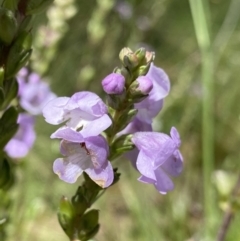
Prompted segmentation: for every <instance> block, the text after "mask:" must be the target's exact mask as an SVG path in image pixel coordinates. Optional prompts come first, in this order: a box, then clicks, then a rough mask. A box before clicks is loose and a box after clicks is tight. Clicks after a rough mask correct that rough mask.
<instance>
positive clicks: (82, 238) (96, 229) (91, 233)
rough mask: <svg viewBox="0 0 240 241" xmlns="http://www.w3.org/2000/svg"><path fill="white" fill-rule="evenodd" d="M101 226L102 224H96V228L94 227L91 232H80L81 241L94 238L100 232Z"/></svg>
mask: <svg viewBox="0 0 240 241" xmlns="http://www.w3.org/2000/svg"><path fill="white" fill-rule="evenodd" d="M99 228H100V225H99V224H98V225H96V227H95V228H93V229H92V230H91V231H90V232H88V233H87V234H82V233H81V234H79V236H78V237H79V238H80V240H81V241H88V240H90V239H91V238H93V237H94V236H95V235H96V234H97V233H98V230H99Z"/></svg>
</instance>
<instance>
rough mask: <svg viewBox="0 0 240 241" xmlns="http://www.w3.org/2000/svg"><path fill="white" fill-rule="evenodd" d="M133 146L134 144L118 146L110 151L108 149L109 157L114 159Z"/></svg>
mask: <svg viewBox="0 0 240 241" xmlns="http://www.w3.org/2000/svg"><path fill="white" fill-rule="evenodd" d="M134 147H135V146H134V145H128V146H123V147H119V148H117V149H113V150H112V151H110V155H109V159H110V160H114V159H116V158H117V157H119V156H121V155H122V154H123V153H125V152H128V151H131V150H133V149H134Z"/></svg>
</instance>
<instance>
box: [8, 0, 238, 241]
mask: <svg viewBox="0 0 240 241" xmlns="http://www.w3.org/2000/svg"><path fill="white" fill-rule="evenodd" d="M209 4H210V11H209V12H210V14H209V22H210V23H211V26H210V29H211V30H210V32H211V38H212V42H213V50H214V64H215V67H214V92H215V93H214V111H213V117H214V126H215V136H214V155H215V160H212V162H214V169H215V170H224V173H225V174H226V173H227V174H229V175H230V176H236V175H238V174H239V170H240V155H239V150H240V149H239V146H240V123H239V117H240V105H239V97H240V85H239V83H238V81H239V76H240V68H239V65H240V47H239V46H240V44H239V43H240V24H239V21H238V20H239V9H240V1H239V0H231V1H225V0H209ZM34 38H35V39H34V46H35V47H34V53H33V57H32V61H31V63H30V66H31V68H33V70H34V71H36V72H38V73H39V74H41V75H42V76H43V77H44V78H45V79H47V80H48V81H49V82H50V84H51V88H52V89H53V91H54V92H56V93H57V94H58V95H59V96H70V95H72V94H73V93H74V92H76V91H81V90H86V89H87V90H90V91H94V92H97V93H98V94H99V95H101V96H102V97H103V98H104V94H103V91H102V90H101V80H102V79H103V78H104V76H106V75H107V74H109V73H110V72H112V70H113V69H114V68H115V67H116V66H118V65H119V59H118V53H119V51H120V50H121V48H123V47H125V46H128V47H130V48H132V49H133V50H135V49H137V48H138V47H141V46H144V47H146V48H148V49H149V50H153V51H155V52H156V60H155V64H156V65H157V66H161V67H162V68H163V69H164V70H165V71H166V72H167V73H168V75H169V76H170V79H171V84H172V89H171V92H170V95H169V96H168V97H167V98H166V101H165V105H164V108H163V110H162V111H161V113H160V115H159V117H158V118H157V119H156V121H155V123H154V126H155V130H158V131H163V132H166V133H169V130H170V127H171V126H176V127H177V129H178V130H179V132H180V134H181V138H182V147H181V151H182V154H183V156H184V162H185V163H184V164H185V168H184V172H183V173H182V175H181V176H180V177H178V178H176V179H175V180H174V182H175V184H176V188H175V189H174V191H173V192H171V193H169V194H167V195H166V196H163V195H160V194H159V193H157V192H156V190H155V189H154V187H152V186H148V185H144V184H142V183H139V182H138V181H137V180H136V179H137V177H138V173H136V171H135V170H134V169H133V168H131V165H130V164H129V163H128V161H127V160H125V159H119V160H117V161H116V162H115V165H116V166H119V167H120V172H121V173H122V176H121V181H120V182H119V183H118V184H117V185H115V186H114V187H111V188H110V189H109V190H108V191H107V192H106V194H105V195H104V196H103V197H102V198H101V199H100V200H99V202H98V204H97V207H96V208H99V209H100V223H101V228H100V232H99V234H98V235H97V236H96V238H95V239H94V240H96V241H100V240H105V241H112V240H114V241H122V240H124V241H128V240H129V241H130V240H137V241H146V240H149V241H150V240H151V241H159V240H164V241H175V240H176V241H182V240H186V241H198V240H203V231H204V213H203V210H204V206H203V174H202V130H201V128H202V123H201V120H202V117H201V116H202V105H201V103H202V98H203V92H202V80H201V55H200V51H199V48H198V44H197V40H196V36H195V30H194V25H193V20H192V16H191V11H190V6H189V2H188V1H187V0H181V1H177V0H149V1H144V0H128V1H127V0H126V1H114V0H98V1H96V0H81V1H79V0H75V1H74V0H55V2H54V4H53V6H52V7H51V8H50V9H49V10H48V11H47V12H46V13H44V14H41V15H39V16H38V17H37V18H36V19H35V28H34ZM54 129H55V127H52V126H50V125H48V124H46V123H45V122H44V120H43V118H42V117H39V118H38V119H37V125H36V131H37V136H38V138H37V142H36V144H35V146H34V148H33V150H32V151H31V153H30V154H29V156H28V157H27V158H25V159H24V160H23V162H19V166H20V168H19V169H18V173H17V183H16V186H15V187H14V190H13V194H12V195H13V198H14V203H13V206H12V215H11V216H12V220H11V221H12V224H11V225H10V226H9V228H8V233H9V239H8V240H9V241H19V240H20V241H29V240H35V241H45V240H48V241H64V240H67V237H66V236H65V234H64V233H63V231H62V230H61V228H60V226H59V225H58V221H57V216H56V210H57V205H58V202H59V199H60V197H61V196H62V195H66V196H69V197H70V196H72V195H73V194H74V192H75V190H76V188H77V184H75V185H70V184H66V183H64V182H62V181H60V180H59V179H58V177H57V176H56V175H54V174H53V172H52V163H53V161H54V159H55V158H57V157H58V156H59V149H58V148H59V146H58V145H59V143H58V141H56V140H50V138H49V136H50V134H51V133H52V132H53V130H54ZM215 174H216V173H215V172H214V173H212V177H213V178H212V179H211V182H210V183H209V186H212V185H213V184H214V183H217V182H218V179H217V178H216V175H215ZM227 181H228V179H227ZM227 181H226V182H227ZM79 182H81V180H79ZM224 184H226V183H224ZM219 186H220V187H219ZM216 187H217V188H214V189H213V192H214V194H215V195H214V196H215V199H214V204H215V208H216V209H217V210H216V212H215V216H214V217H213V219H214V224H213V226H214V230H213V231H214V232H213V234H214V236H213V237H212V239H210V240H215V237H216V236H217V230H218V228H219V226H220V225H221V222H222V218H223V211H222V209H221V208H220V206H219V204H220V203H221V202H222V201H223V200H224V197H223V196H222V195H221V192H219V191H221V190H219V189H221V187H222V186H221V185H217V186H216ZM239 222H240V215H239V214H236V215H235V219H234V220H233V221H232V224H231V227H230V229H229V231H228V233H227V237H226V240H229V241H237V240H240V229H239Z"/></svg>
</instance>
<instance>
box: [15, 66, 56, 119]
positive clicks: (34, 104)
mask: <svg viewBox="0 0 240 241" xmlns="http://www.w3.org/2000/svg"><path fill="white" fill-rule="evenodd" d="M17 80H18V84H19V92H18V95H19V97H20V105H21V106H22V108H23V109H25V110H26V111H28V112H29V113H30V114H32V115H39V114H41V113H42V109H43V107H44V106H45V105H46V104H47V103H48V102H49V101H50V100H52V99H54V98H56V95H55V94H54V93H52V92H51V90H50V88H49V86H48V84H47V83H45V82H43V81H42V80H41V78H40V76H39V75H37V74H36V73H31V74H30V75H29V76H27V69H26V68H23V69H22V70H21V71H20V72H19V74H18V78H17ZM26 80H27V81H26Z"/></svg>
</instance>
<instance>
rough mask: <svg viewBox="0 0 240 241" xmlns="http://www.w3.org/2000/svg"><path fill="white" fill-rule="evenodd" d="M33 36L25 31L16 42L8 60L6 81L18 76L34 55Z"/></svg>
mask: <svg viewBox="0 0 240 241" xmlns="http://www.w3.org/2000/svg"><path fill="white" fill-rule="evenodd" d="M31 46H32V34H31V33H30V32H26V31H23V32H22V33H20V35H19V36H18V37H17V39H16V40H15V41H14V43H13V45H12V47H11V49H10V51H9V54H8V58H7V63H6V70H5V71H6V73H5V77H6V79H9V78H11V77H13V76H15V75H16V74H17V72H18V71H19V70H20V69H21V68H22V67H23V66H24V65H25V64H26V62H27V61H28V60H29V58H30V55H31V53H32V49H31Z"/></svg>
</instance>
